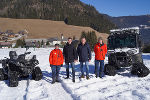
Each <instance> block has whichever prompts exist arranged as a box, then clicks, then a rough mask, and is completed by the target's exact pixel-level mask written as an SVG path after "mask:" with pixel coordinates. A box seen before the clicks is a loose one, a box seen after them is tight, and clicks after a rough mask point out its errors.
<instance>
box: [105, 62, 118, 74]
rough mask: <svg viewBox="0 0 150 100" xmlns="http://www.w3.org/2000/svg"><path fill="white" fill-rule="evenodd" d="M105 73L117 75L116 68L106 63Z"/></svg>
mask: <svg viewBox="0 0 150 100" xmlns="http://www.w3.org/2000/svg"><path fill="white" fill-rule="evenodd" d="M104 72H105V74H106V75H109V76H115V75H116V73H117V72H116V68H115V67H114V66H112V65H110V64H106V65H105V70H104Z"/></svg>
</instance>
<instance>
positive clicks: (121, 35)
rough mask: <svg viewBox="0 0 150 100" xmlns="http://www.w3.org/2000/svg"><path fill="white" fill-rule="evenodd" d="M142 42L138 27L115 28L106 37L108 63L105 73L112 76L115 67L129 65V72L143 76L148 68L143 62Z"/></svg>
mask: <svg viewBox="0 0 150 100" xmlns="http://www.w3.org/2000/svg"><path fill="white" fill-rule="evenodd" d="M142 47H143V42H142V39H141V34H140V32H139V28H138V27H133V28H124V29H115V30H111V31H110V36H109V37H108V64H106V65H105V74H107V75H110V76H114V75H115V74H116V71H117V69H120V68H122V67H129V66H131V74H133V75H138V76H139V77H145V76H147V75H148V74H149V72H150V71H149V69H148V68H147V67H146V66H145V65H144V64H143V59H142Z"/></svg>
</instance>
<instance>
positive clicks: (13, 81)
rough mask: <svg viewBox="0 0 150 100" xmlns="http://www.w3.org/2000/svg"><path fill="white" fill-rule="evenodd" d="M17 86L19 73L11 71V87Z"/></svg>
mask: <svg viewBox="0 0 150 100" xmlns="http://www.w3.org/2000/svg"><path fill="white" fill-rule="evenodd" d="M17 86H18V75H17V73H10V77H9V87H17Z"/></svg>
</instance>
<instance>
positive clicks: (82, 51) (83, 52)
mask: <svg viewBox="0 0 150 100" xmlns="http://www.w3.org/2000/svg"><path fill="white" fill-rule="evenodd" d="M77 53H78V56H79V61H80V62H85V61H88V60H91V49H90V46H89V44H88V43H85V44H84V45H82V43H80V44H79V45H78V48H77Z"/></svg>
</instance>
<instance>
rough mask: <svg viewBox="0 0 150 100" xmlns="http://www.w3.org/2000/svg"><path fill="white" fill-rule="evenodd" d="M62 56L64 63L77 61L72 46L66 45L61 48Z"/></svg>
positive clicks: (75, 52)
mask: <svg viewBox="0 0 150 100" xmlns="http://www.w3.org/2000/svg"><path fill="white" fill-rule="evenodd" d="M63 55H64V58H65V63H71V62H74V60H77V59H78V55H77V51H76V49H75V47H74V45H73V44H68V43H67V44H66V45H65V46H64V48H63Z"/></svg>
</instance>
